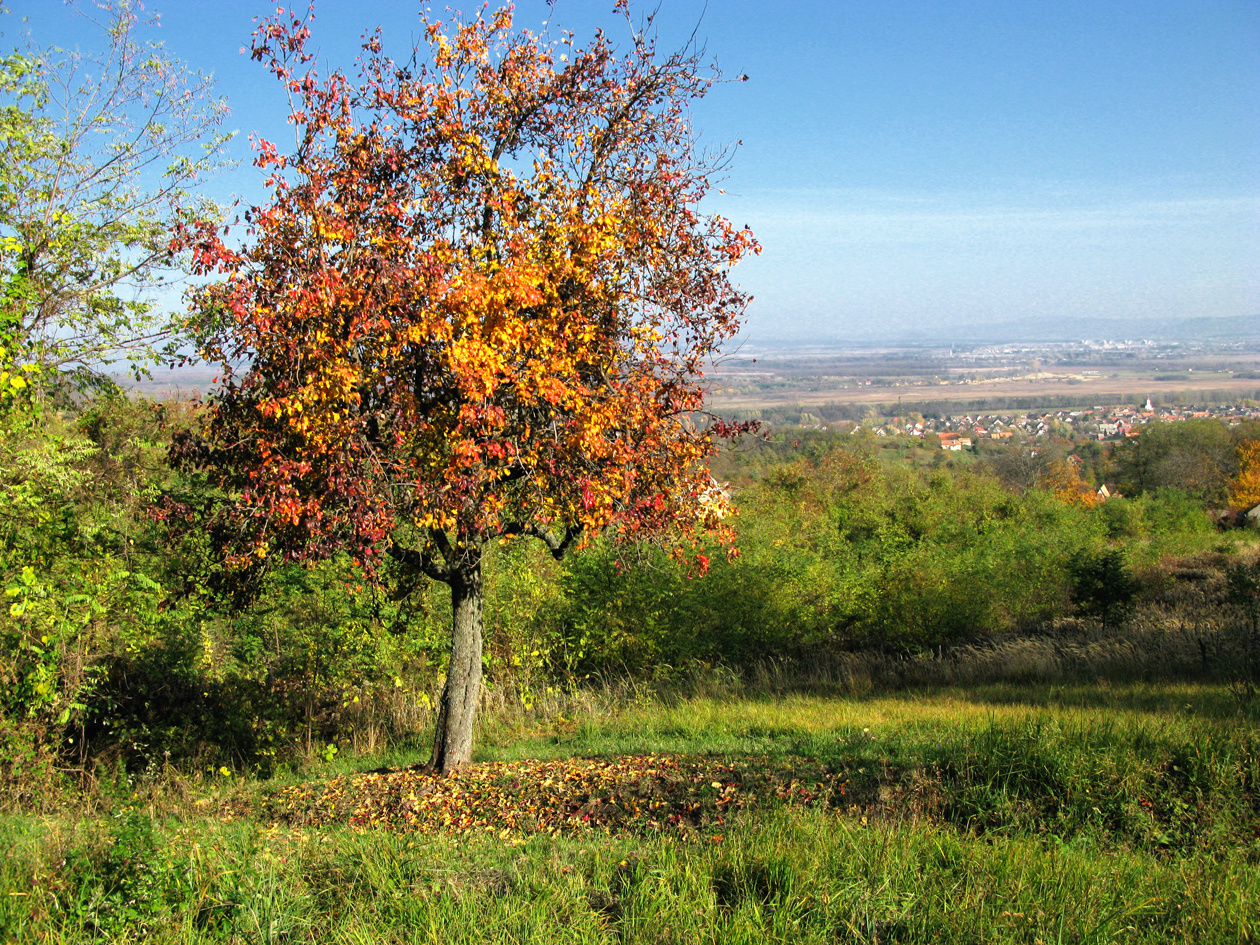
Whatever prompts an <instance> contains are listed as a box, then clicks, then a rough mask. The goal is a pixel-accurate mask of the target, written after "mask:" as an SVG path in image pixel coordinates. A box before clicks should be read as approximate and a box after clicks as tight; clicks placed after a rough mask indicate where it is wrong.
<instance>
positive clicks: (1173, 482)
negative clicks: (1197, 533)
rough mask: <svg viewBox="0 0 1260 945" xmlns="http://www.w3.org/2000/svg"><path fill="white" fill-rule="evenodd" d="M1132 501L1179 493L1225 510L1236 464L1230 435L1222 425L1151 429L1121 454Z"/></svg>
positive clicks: (1190, 423)
mask: <svg viewBox="0 0 1260 945" xmlns="http://www.w3.org/2000/svg"><path fill="white" fill-rule="evenodd" d="M1115 461H1116V468H1117V472H1118V475H1119V481H1120V484H1121V488H1122V489H1123V491H1124V492H1125V494H1127V495H1140V494H1148V493H1153V492H1157V491H1160V490H1165V489H1177V490H1180V491H1181V492H1183V493H1185V494H1186V495H1189V496H1192V497H1193V498H1194V499H1195V500H1196V501H1198V502H1200V503H1209V504H1215V505H1224V504H1225V503H1226V498H1227V492H1228V486H1229V481H1230V479H1232V478H1233V476H1234V474H1235V473H1236V472H1237V458H1236V456H1235V451H1234V442H1233V440H1232V438H1231V436H1230V431H1229V429H1228V428H1227V427H1226V426H1225V425H1224V424H1223V423H1221V422H1220V421H1219V420H1213V419H1197V420H1180V421H1177V422H1176V423H1162V422H1152V423H1148V424H1146V426H1144V427H1143V428H1142V430H1141V433H1140V435H1139V436H1136V437H1129V438H1127V439H1126V440H1125V441H1124V442H1123V443H1121V444H1120V445H1119V447H1118V448H1117V451H1116V457H1115Z"/></svg>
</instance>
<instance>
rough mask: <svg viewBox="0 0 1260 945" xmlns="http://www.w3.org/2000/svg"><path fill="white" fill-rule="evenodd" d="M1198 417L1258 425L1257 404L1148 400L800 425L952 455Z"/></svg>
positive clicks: (1115, 435) (1121, 434)
mask: <svg viewBox="0 0 1260 945" xmlns="http://www.w3.org/2000/svg"><path fill="white" fill-rule="evenodd" d="M1202 417H1216V418H1218V419H1220V420H1221V421H1223V422H1224V423H1226V424H1228V425H1230V426H1233V425H1236V424H1239V423H1242V422H1243V421H1245V420H1260V404H1257V403H1256V402H1254V401H1250V402H1243V403H1241V404H1233V405H1224V406H1212V407H1208V406H1205V407H1201V408H1200V407H1194V406H1185V405H1180V404H1178V405H1168V406H1160V407H1156V406H1155V405H1153V404H1152V403H1151V401H1150V400H1149V399H1148V400H1147V401H1146V403H1145V404H1143V405H1141V406H1133V405H1129V404H1122V405H1117V406H1112V407H1101V406H1100V407H1093V408H1089V409H1085V408H1081V409H1076V410H1069V409H1061V410H1045V411H1037V410H1029V411H1010V412H1000V413H986V414H981V413H976V414H966V415H963V416H946V417H939V418H931V417H922V418H920V417H918V416H917V415H915V416H912V417H893V418H892V419H891V420H889V421H888V422H886V423H872V422H865V423H860V424H859V423H855V422H851V421H841V422H840V423H831V424H826V423H816V424H802V426H809V427H811V428H813V429H819V430H828V429H830V430H835V431H838V432H844V431H845V430H848V431H849V432H850V433H857V432H858V431H859V430H861V429H869V430H871V432H873V433H874V435H875V436H913V437H920V438H922V437H932V436H935V437H937V438H939V440H940V448H941V449H943V450H955V451H956V450H963V449H967V448H970V447H971V446H974V445H975V444H976V443H977V442H979V441H980V440H1005V439H1010V438H1012V437H1013V436H1015V434H1016V433H1017V432H1023V433H1024V434H1027V435H1028V436H1047V435H1050V434H1055V435H1058V436H1063V437H1065V438H1068V439H1073V440H1081V439H1090V440H1120V439H1124V438H1125V437H1130V436H1137V435H1138V433H1140V432H1141V428H1142V426H1143V425H1144V424H1146V423H1151V422H1153V421H1168V422H1175V421H1178V420H1187V419H1192V418H1202Z"/></svg>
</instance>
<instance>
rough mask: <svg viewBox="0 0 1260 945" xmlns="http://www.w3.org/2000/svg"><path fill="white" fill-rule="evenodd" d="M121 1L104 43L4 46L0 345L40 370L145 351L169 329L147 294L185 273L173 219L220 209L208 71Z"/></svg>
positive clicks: (219, 114)
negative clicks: (196, 194) (213, 200)
mask: <svg viewBox="0 0 1260 945" xmlns="http://www.w3.org/2000/svg"><path fill="white" fill-rule="evenodd" d="M142 12H143V10H142V7H141V6H140V4H138V3H133V2H130V0H126V2H123V3H119V4H115V5H114V6H113V8H112V9H111V10H110V11H109V17H108V19H107V20H106V21H104V22H102V23H100V24H95V21H92V20H90V18H89V17H87V16H86V15H85V20H88V21H89V22H91V23H93V24H94V25H99V27H100V32H101V35H100V37H99V38H100V40H101V41H102V43H103V44H104V46H105V48H104V49H103V50H101V51H100V52H99V53H87V52H81V51H79V50H78V49H75V50H73V51H65V50H61V49H57V48H48V49H40V48H37V47H35V46H33V45H32V46H29V47H28V48H27V49H25V50H17V51H14V52H13V53H11V54H10V55H8V56H5V57H3V58H0V345H3V346H5V347H8V348H9V349H10V351H11V353H12V356H13V357H14V359H15V360H16V361H18V362H19V363H21V364H38V365H40V366H42V367H43V368H44V371H43V373H42V376H41V380H42V382H43V383H45V384H47V385H53V384H55V383H57V382H59V381H62V380H65V379H66V377H67V376H68V375H76V376H77V379H78V380H79V381H81V382H86V383H93V384H99V383H100V382H101V380H102V379H101V377H100V376H99V374H97V373H95V372H96V371H98V370H99V368H100V367H101V366H102V365H105V364H109V363H110V362H112V361H117V360H125V361H129V362H131V363H133V364H139V363H142V362H144V361H146V360H150V359H152V358H153V357H155V355H156V354H157V349H158V347H159V346H160V345H161V343H162V342H163V341H165V340H166V339H167V338H168V337H169V335H170V332H171V330H172V325H171V323H170V320H169V318H168V317H167V316H166V315H165V314H164V313H163V312H161V310H160V309H158V308H157V307H156V306H155V305H154V303H153V301H152V296H153V294H154V292H155V291H156V290H158V289H159V288H161V287H163V286H165V285H168V284H170V283H171V282H172V281H174V280H176V279H178V278H179V276H180V260H179V259H178V252H179V249H180V246H179V242H178V240H173V236H174V235H175V234H174V233H173V228H174V227H176V226H177V225H179V224H181V223H185V222H187V221H189V220H191V219H193V218H194V217H196V216H199V215H207V214H209V215H211V216H213V215H214V214H215V213H216V210H215V208H214V207H213V206H212V205H210V204H208V203H206V202H204V201H200V202H199V201H196V200H195V199H194V198H193V196H192V190H193V189H194V188H195V187H196V185H197V183H198V181H199V179H200V178H201V177H202V176H204V175H205V174H206V173H208V172H211V171H213V170H214V169H215V168H217V167H219V166H221V165H222V163H223V155H222V146H223V144H224V143H225V142H226V140H227V137H226V136H224V135H222V134H220V133H219V132H217V130H216V128H217V126H218V125H219V124H220V122H221V121H222V118H223V115H224V114H225V107H224V105H223V103H222V102H219V101H214V100H212V99H211V98H210V95H209V91H210V85H211V83H210V80H208V79H207V78H205V77H202V76H194V75H191V74H190V73H189V72H188V70H187V69H186V68H185V67H184V66H183V65H182V64H180V63H179V62H177V61H175V60H172V59H171V58H170V57H169V56H168V55H167V54H166V53H165V52H164V50H163V49H162V47H161V44H160V43H157V42H153V41H148V40H145V39H144V38H142V35H141V34H142V32H143V27H144V26H146V25H149V24H148V23H147V22H146V23H142V22H141V13H142Z"/></svg>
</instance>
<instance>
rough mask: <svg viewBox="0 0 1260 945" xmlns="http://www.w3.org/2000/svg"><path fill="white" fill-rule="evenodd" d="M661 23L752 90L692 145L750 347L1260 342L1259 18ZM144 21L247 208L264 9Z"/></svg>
mask: <svg viewBox="0 0 1260 945" xmlns="http://www.w3.org/2000/svg"><path fill="white" fill-rule="evenodd" d="M654 2H655V0H654ZM659 4H660V13H659V19H658V26H659V29H660V33H661V45H662V46H664V47H667V48H668V47H672V46H676V45H679V44H681V43H682V42H684V41H685V40H686V38H687V37H688V36H689V35H690V34H691V33H692V31H693V30H696V31H697V34H698V35H699V36H700V37H701V38H702V39H703V40H704V41H705V42H706V44H707V48H708V51H709V53H710V54H712V55H713V56H714V57H715V58H716V59H717V60H718V62H719V64H720V65H721V67H722V69H723V71H724V72H725V73H726V74H727V75H729V76H737V75H740V74H743V73H746V74H748V75H749V76H750V79H749V81H747V82H732V83H729V84H725V85H722V86H720V87H718V88H717V89H716V90H715V91H714V92H713V93H712V95H711V96H710V97H709V98H708V99H706V100H705V101H704V102H702V103H700V104H699V106H698V107H697V108H696V109H695V120H696V124H697V126H698V127H699V128H700V130H701V131H702V133H703V135H704V138H705V140H707V141H709V142H712V143H713V144H715V145H722V144H726V143H730V142H734V141H741V142H742V144H741V146H740V147H739V149H738V151H737V152H736V154H735V158H734V162H733V165H732V167H731V169H730V171H729V172H728V174H727V177H726V180H725V181H723V182H722V183H721V186H722V187H723V188H724V189H725V190H726V191H727V193H726V195H724V196H720V195H715V198H714V200H713V202H712V206H713V209H714V210H716V211H720V212H723V213H725V214H727V215H728V216H730V217H732V219H733V220H734V221H735V222H736V223H740V224H743V223H747V224H749V225H750V226H752V228H753V230H754V231H755V232H756V234H757V236H758V238H759V239H760V240H761V241H762V243H763V245H764V252H763V254H762V256H761V257H760V258H758V259H756V260H752V261H750V262H748V263H745V264H743V265H741V267H740V268H739V269H738V270H737V275H738V278H739V281H740V282H741V283H742V284H743V285H744V286H745V287H746V288H748V289H750V290H751V291H752V292H753V293H754V294H755V296H756V299H755V301H754V303H753V306H752V308H751V310H750V319H749V325H748V331H747V335H748V337H749V339H750V340H751V341H752V342H753V343H754V344H760V343H764V344H769V343H773V342H776V341H797V342H801V341H812V342H821V341H829V340H831V341H850V340H865V341H877V340H880V339H885V338H886V339H890V340H895V339H899V338H902V337H916V336H927V335H931V336H933V337H939V336H942V335H943V334H945V333H949V332H956V333H958V334H959V335H960V336H963V335H966V334H967V333H968V332H970V331H973V330H975V329H976V328H977V326H986V325H994V324H1000V323H1003V322H1008V321H1017V320H1023V321H1025V322H1026V321H1028V320H1033V321H1036V322H1040V323H1051V322H1053V321H1054V320H1056V319H1059V320H1062V319H1069V318H1071V319H1078V318H1086V319H1088V318H1101V319H1113V318H1123V319H1135V320H1141V321H1142V322H1145V323H1149V324H1152V325H1153V324H1155V323H1156V322H1157V321H1158V320H1161V319H1170V318H1172V319H1175V318H1195V317H1203V316H1209V317H1238V318H1244V319H1247V320H1248V322H1249V323H1251V324H1254V323H1255V322H1257V321H1260V275H1258V273H1260V4H1258V3H1256V2H1254V0H1233V2H1218V0H1140V2H1139V0H1127V2H1108V0H1091V2H1070V0H1067V2H1058V0H1057V2H1042V0H1037V2H1032V0H1004V2H996V0H995V2H968V0H934V2H901V0H867V2H862V3H855V2H834V0H833V2H815V0H780V2H776V3H767V2H763V0H762V2H753V0H709V2H708V4H707V6H706V4H704V3H702V2H695V0H659ZM8 6H9V8H10V10H11V13H10V15H9V16H7V17H5V18H3V20H0V23H3V26H2V27H0V28H3V30H4V32H5V45H6V46H7V45H11V44H12V42H13V40H14V39H15V38H16V36H17V34H18V33H19V32H20V31H21V29H22V25H21V23H20V22H18V21H19V20H20V18H21V17H22V16H29V20H28V22H27V24H26V26H27V28H29V29H30V31H31V32H32V34H33V35H34V36H35V38H36V40H37V41H39V42H40V43H43V44H48V43H57V44H60V45H72V44H73V43H74V42H86V41H87V34H85V33H83V31H82V29H81V28H79V27H76V24H75V23H74V22H73V19H72V18H71V17H69V16H68V14H67V11H66V9H65V7H64V6H63V5H62V4H61V3H60V2H59V0H8ZM147 6H148V7H149V8H150V9H151V10H154V11H156V12H158V13H160V14H161V18H162V24H163V25H162V28H161V29H160V31H159V32H158V35H159V36H160V37H161V38H162V39H163V40H164V41H165V42H166V44H167V46H168V47H169V49H170V50H171V51H172V52H173V53H174V54H176V55H177V56H179V57H180V58H181V59H183V60H185V61H186V62H187V63H189V64H190V65H191V66H193V67H195V68H198V69H202V70H206V71H213V72H214V73H215V75H216V76H217V77H218V80H219V89H220V91H221V92H222V94H223V95H225V96H226V97H227V99H228V102H229V104H230V105H231V107H232V110H233V113H232V117H231V119H230V123H231V125H232V127H234V128H238V129H240V131H241V136H240V138H239V140H238V142H237V146H238V154H239V156H240V157H241V158H242V159H243V164H242V166H241V167H240V168H239V169H238V170H236V171H235V172H233V173H231V174H230V175H228V176H225V177H224V178H222V179H221V180H219V181H218V182H216V184H215V189H216V195H217V196H220V197H226V196H227V195H229V194H233V193H234V194H239V195H242V196H244V197H245V198H246V199H247V200H257V199H260V198H261V196H262V193H263V191H262V188H261V186H260V182H259V179H258V177H257V174H256V172H255V171H254V170H253V169H252V168H251V167H249V166H248V144H247V141H246V136H247V135H248V134H249V133H250V132H255V133H261V134H262V135H263V136H265V137H270V138H273V139H275V140H277V141H278V142H280V143H283V142H284V141H285V135H286V130H285V125H284V114H285V112H284V99H283V96H282V95H281V93H280V90H279V89H278V87H276V86H275V85H274V83H273V82H272V80H271V79H270V78H269V77H268V76H267V75H266V73H265V72H264V71H263V70H262V69H261V67H259V66H258V65H257V64H254V63H251V62H250V61H249V60H248V57H247V56H243V55H241V54H240V52H239V50H240V49H241V47H242V46H248V43H249V34H250V32H251V30H252V28H253V23H252V20H253V18H254V17H255V16H258V15H265V14H266V13H268V12H270V11H271V10H273V9H274V5H272V4H268V3H261V2H253V0H151V2H149V3H148V4H147ZM432 6H433V8H434V9H436V10H442V9H444V5H443V4H440V3H435V4H432ZM469 7H471V4H470V5H469ZM611 7H612V0H558V2H556V3H555V4H554V5H553V6H552V7H551V8H549V7H548V6H547V5H546V4H545V3H543V2H540V0H522V2H520V3H517V4H516V10H517V22H518V24H519V25H522V26H529V27H530V28H534V29H538V28H539V27H540V26H541V24H542V23H543V21H544V20H547V19H548V18H550V19H551V21H552V22H553V25H558V26H561V27H565V28H570V29H572V30H574V32H575V33H576V34H577V36H578V39H579V40H581V39H582V38H583V37H587V36H589V35H590V34H591V33H592V31H593V29H594V28H595V26H596V25H604V26H605V27H607V28H608V30H609V32H610V33H611V35H612V36H613V37H614V38H618V37H621V36H624V35H625V27H624V26H622V25H619V24H618V21H617V20H616V18H615V17H613V16H611V15H610V10H611ZM301 8H302V9H305V4H303V5H302V7H301ZM418 9H419V4H418V3H415V2H396V0H387V2H367V0H359V2H350V0H317V2H316V20H315V23H314V31H315V42H316V45H318V47H319V48H320V50H321V60H322V62H321V64H323V63H324V62H331V63H332V64H334V65H339V66H347V67H348V66H349V65H350V64H351V62H352V60H353V57H354V55H355V51H356V44H357V39H358V37H359V35H360V34H361V33H362V32H363V30H364V29H367V28H371V27H375V26H377V25H381V26H382V27H383V28H384V31H385V38H386V46H387V49H390V50H391V51H393V52H395V53H396V54H398V55H401V54H402V52H403V51H404V50H406V49H409V48H410V46H411V44H412V40H413V37H414V36H415V35H416V34H417V32H418V19H417V17H416V11H417V10H418ZM639 9H640V10H644V9H648V7H647V6H646V5H643V4H641V5H639Z"/></svg>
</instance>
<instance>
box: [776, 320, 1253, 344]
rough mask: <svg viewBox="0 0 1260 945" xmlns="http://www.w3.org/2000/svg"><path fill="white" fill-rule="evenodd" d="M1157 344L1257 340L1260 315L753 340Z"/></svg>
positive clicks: (857, 331) (851, 331)
mask: <svg viewBox="0 0 1260 945" xmlns="http://www.w3.org/2000/svg"><path fill="white" fill-rule="evenodd" d="M1083 340H1090V341H1141V340H1150V341H1162V342H1181V343H1192V342H1200V343H1210V344H1227V343H1229V342H1260V315H1256V316H1233V317H1203V318H1084V317H1079V316H1072V317H1068V318H1019V319H1014V320H1012V321H1005V322H989V323H984V324H975V325H958V324H952V325H951V324H942V323H939V322H938V323H924V324H919V325H913V326H904V327H903V326H898V325H888V326H884V327H882V328H880V329H875V328H872V327H869V326H868V325H861V324H858V325H853V326H852V327H851V328H849V327H848V326H845V325H843V324H841V325H837V326H836V329H835V330H834V331H833V332H822V331H820V332H818V333H817V335H815V336H814V337H813V338H812V339H810V340H809V341H805V340H804V339H801V340H799V341H798V340H796V339H792V340H787V339H784V340H782V341H780V340H777V339H773V338H771V337H768V336H762V337H755V338H754V339H751V343H752V344H753V345H755V346H757V347H762V346H768V347H776V348H777V347H796V346H799V345H809V346H811V347H813V346H826V345H837V346H844V345H860V346H867V345H876V346H879V347H897V346H899V345H907V346H914V347H919V346H923V345H933V346H936V345H969V344H1018V343H1020V342H1025V343H1041V342H1064V341H1083Z"/></svg>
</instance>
